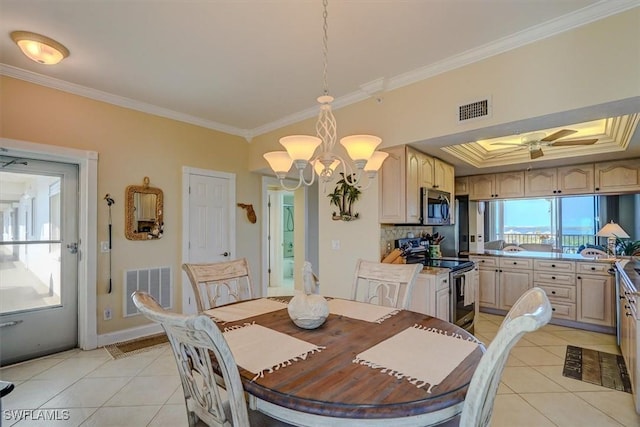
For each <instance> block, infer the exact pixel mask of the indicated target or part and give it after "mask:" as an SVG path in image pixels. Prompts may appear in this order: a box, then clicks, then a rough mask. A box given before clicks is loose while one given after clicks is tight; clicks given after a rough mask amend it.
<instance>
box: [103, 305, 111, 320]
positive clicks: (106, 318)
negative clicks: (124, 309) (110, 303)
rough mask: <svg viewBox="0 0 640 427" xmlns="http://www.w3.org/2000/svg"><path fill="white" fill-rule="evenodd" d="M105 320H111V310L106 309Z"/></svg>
mask: <svg viewBox="0 0 640 427" xmlns="http://www.w3.org/2000/svg"><path fill="white" fill-rule="evenodd" d="M104 320H111V308H109V307H107V308H105V309H104Z"/></svg>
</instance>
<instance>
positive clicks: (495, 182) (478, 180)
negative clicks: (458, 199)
mask: <svg viewBox="0 0 640 427" xmlns="http://www.w3.org/2000/svg"><path fill="white" fill-rule="evenodd" d="M468 178H469V199H470V200H490V199H497V198H515V197H524V173H523V172H505V173H498V174H489V175H476V176H470V177H468Z"/></svg>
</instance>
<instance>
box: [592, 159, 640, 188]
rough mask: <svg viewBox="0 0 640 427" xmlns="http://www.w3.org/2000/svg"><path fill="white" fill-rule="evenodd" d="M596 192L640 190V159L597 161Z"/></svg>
mask: <svg viewBox="0 0 640 427" xmlns="http://www.w3.org/2000/svg"><path fill="white" fill-rule="evenodd" d="M595 192H596V193H627V192H640V159H632V160H623V161H615V162H602V163H596V164H595Z"/></svg>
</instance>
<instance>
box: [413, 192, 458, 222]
mask: <svg viewBox="0 0 640 427" xmlns="http://www.w3.org/2000/svg"><path fill="white" fill-rule="evenodd" d="M420 190H421V193H422V197H421V205H422V223H423V224H424V225H449V224H451V214H450V212H451V194H450V193H447V192H445V191H439V190H432V189H430V188H426V187H422V188H421V189H420Z"/></svg>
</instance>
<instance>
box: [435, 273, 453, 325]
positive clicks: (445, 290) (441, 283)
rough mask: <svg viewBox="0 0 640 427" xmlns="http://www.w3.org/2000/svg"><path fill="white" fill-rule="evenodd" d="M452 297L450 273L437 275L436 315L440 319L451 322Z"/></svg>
mask: <svg viewBox="0 0 640 427" xmlns="http://www.w3.org/2000/svg"><path fill="white" fill-rule="evenodd" d="M450 298H451V290H450V288H449V273H444V274H438V275H437V276H436V316H435V317H437V318H438V319H442V320H444V321H447V322H450V321H451V319H450V315H451V314H450Z"/></svg>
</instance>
